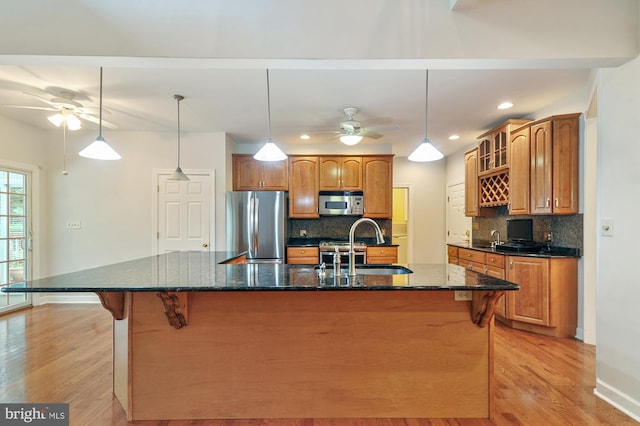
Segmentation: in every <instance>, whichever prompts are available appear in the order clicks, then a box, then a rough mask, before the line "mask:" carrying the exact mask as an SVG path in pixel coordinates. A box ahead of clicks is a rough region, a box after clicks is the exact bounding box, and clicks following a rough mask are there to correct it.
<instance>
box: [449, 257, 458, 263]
mask: <svg viewBox="0 0 640 426" xmlns="http://www.w3.org/2000/svg"><path fill="white" fill-rule="evenodd" d="M449 263H452V264H454V265H457V264H458V263H460V260H459V259H458V257H457V256H449Z"/></svg>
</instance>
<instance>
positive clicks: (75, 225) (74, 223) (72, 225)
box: [67, 220, 82, 229]
mask: <svg viewBox="0 0 640 426" xmlns="http://www.w3.org/2000/svg"><path fill="white" fill-rule="evenodd" d="M80 228H82V222H80V221H79V220H70V221H68V222H67V229H80Z"/></svg>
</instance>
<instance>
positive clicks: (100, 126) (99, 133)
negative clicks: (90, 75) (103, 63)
mask: <svg viewBox="0 0 640 426" xmlns="http://www.w3.org/2000/svg"><path fill="white" fill-rule="evenodd" d="M98 137H100V138H102V67H100V121H99V122H98Z"/></svg>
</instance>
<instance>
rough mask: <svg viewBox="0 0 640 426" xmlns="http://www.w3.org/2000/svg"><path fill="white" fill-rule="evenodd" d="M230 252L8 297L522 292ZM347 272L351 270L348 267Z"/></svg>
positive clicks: (444, 270)
mask: <svg viewBox="0 0 640 426" xmlns="http://www.w3.org/2000/svg"><path fill="white" fill-rule="evenodd" d="M238 255H241V254H239V253H230V252H205V251H189V252H172V253H167V254H161V255H156V256H149V257H145V258H141V259H136V260H131V261H127V262H121V263H116V264H113V265H107V266H101V267H97V268H92V269H87V270H83V271H78V272H71V273H68V274H62V275H56V276H52V277H47V278H41V279H37V280H32V281H27V282H26V283H16V284H12V285H11V286H8V287H3V288H2V291H3V292H10V293H23V292H147V291H156V292H165V291H166V292H180V291H207V292H209V291H256V290H258V291H283V290H284V291H305V290H313V291H340V290H518V289H519V287H518V286H517V285H515V284H512V283H510V282H508V281H504V280H500V279H497V278H493V277H490V276H488V275H484V274H481V273H478V272H474V271H469V270H466V269H464V268H463V267H461V266H457V265H451V264H409V265H406V266H407V267H408V268H409V269H411V270H412V271H413V273H411V274H403V275H358V276H356V277H355V278H351V277H347V276H346V275H344V276H342V277H341V278H340V279H338V280H335V279H334V276H333V271H332V270H330V269H327V271H326V272H327V273H326V277H324V278H320V277H319V276H318V271H317V270H316V269H315V267H314V266H309V265H286V264H244V265H243V264H221V263H220V262H223V261H225V260H229V259H232V258H234V257H238ZM345 267H346V265H345Z"/></svg>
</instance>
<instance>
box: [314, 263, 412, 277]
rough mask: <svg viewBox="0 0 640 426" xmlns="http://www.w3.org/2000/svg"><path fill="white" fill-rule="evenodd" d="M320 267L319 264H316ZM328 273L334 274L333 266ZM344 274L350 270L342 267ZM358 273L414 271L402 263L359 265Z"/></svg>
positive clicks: (400, 273) (385, 273) (408, 272)
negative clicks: (401, 264)
mask: <svg viewBox="0 0 640 426" xmlns="http://www.w3.org/2000/svg"><path fill="white" fill-rule="evenodd" d="M316 269H318V266H316ZM326 272H327V273H331V274H333V267H331V266H327V268H326ZM341 272H342V275H347V274H348V273H349V272H348V270H347V269H341ZM356 274H357V275H404V274H413V271H412V270H411V269H409V268H406V267H404V266H400V265H357V266H356Z"/></svg>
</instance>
